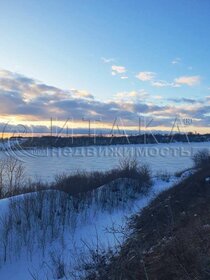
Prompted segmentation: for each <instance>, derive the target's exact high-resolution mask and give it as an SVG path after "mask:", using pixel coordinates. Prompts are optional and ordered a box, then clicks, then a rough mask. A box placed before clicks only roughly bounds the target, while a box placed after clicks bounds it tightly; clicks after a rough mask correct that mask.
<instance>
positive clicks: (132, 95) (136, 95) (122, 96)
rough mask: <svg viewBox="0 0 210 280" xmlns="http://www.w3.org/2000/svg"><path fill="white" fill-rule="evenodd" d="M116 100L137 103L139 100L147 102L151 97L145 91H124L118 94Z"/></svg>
mask: <svg viewBox="0 0 210 280" xmlns="http://www.w3.org/2000/svg"><path fill="white" fill-rule="evenodd" d="M114 97H115V99H117V100H118V101H124V100H127V101H130V102H133V101H137V100H145V99H146V98H148V97H149V93H148V92H147V91H145V90H144V89H142V90H139V91H136V90H133V91H124V92H118V93H117V94H116V95H115V96H114Z"/></svg>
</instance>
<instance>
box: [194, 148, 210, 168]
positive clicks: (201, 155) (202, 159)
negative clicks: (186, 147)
mask: <svg viewBox="0 0 210 280" xmlns="http://www.w3.org/2000/svg"><path fill="white" fill-rule="evenodd" d="M192 160H193V162H194V166H195V168H201V167H206V166H208V165H210V152H209V150H208V149H203V150H201V151H198V152H197V153H196V154H195V155H194V156H193V157H192Z"/></svg>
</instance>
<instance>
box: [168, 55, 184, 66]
mask: <svg viewBox="0 0 210 280" xmlns="http://www.w3.org/2000/svg"><path fill="white" fill-rule="evenodd" d="M181 61H182V60H181V58H179V57H176V58H174V59H173V60H172V61H171V63H172V64H174V65H175V64H180V63H181Z"/></svg>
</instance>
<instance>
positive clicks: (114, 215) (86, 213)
mask: <svg viewBox="0 0 210 280" xmlns="http://www.w3.org/2000/svg"><path fill="white" fill-rule="evenodd" d="M188 174H189V172H188V173H185V174H183V175H182V177H181V178H179V179H178V178H176V177H174V176H171V178H170V180H169V181H168V182H167V181H163V180H161V179H160V178H154V179H153V187H152V189H151V191H150V192H149V194H148V195H147V196H142V195H138V197H136V198H135V199H130V200H129V201H127V202H126V206H125V205H123V207H120V206H119V207H114V208H113V209H101V208H100V207H98V206H97V205H96V204H95V203H92V204H90V205H87V207H86V208H85V209H83V210H82V211H79V212H78V214H77V217H76V219H77V222H76V226H75V227H74V229H72V230H71V229H68V230H64V231H63V235H62V236H61V235H59V236H57V237H56V238H54V239H53V240H51V241H50V242H47V243H46V244H47V245H46V247H45V249H44V253H43V250H42V248H41V247H40V246H37V245H36V241H35V239H34V246H35V250H34V252H33V254H30V252H27V250H24V249H23V250H22V251H21V253H19V254H15V250H16V248H14V247H13V248H8V249H9V250H10V255H11V256H12V255H14V257H11V256H8V258H7V261H6V263H4V262H3V261H2V260H1V266H0V279H10V280H29V279H36V280H39V279H40V280H44V279H49V280H51V279H56V267H55V264H54V263H53V261H52V260H53V258H54V259H55V258H56V257H58V256H59V254H60V257H61V258H63V259H64V262H65V263H66V264H67V266H68V271H69V272H70V271H72V270H73V269H74V267H75V265H76V264H78V262H79V259H81V257H83V258H86V257H88V252H89V249H88V248H89V247H91V248H94V247H95V248H97V246H98V245H99V246H100V248H104V249H107V248H108V247H111V248H116V246H118V245H119V242H123V239H124V238H125V236H124V235H123V234H122V233H117V234H115V235H113V234H112V233H109V231H112V229H113V227H114V228H118V229H122V228H124V226H125V224H126V220H127V218H129V217H130V216H131V215H132V214H134V213H136V212H138V211H139V210H140V209H142V208H143V207H145V206H146V205H148V203H149V202H150V201H151V200H152V199H153V198H154V197H156V196H157V195H158V194H159V193H160V192H161V191H163V190H166V189H168V188H170V187H171V186H173V185H174V184H175V183H177V182H178V181H179V180H182V179H183V178H184V177H185V176H188ZM103 188H106V186H103V187H101V188H100V189H103ZM98 191H100V190H98ZM25 196H28V195H22V196H19V197H15V198H12V199H4V200H1V201H0V213H1V221H2V220H3V217H4V216H5V215H6V213H7V212H8V211H9V208H10V205H11V201H12V200H14V201H16V202H17V201H18V200H19V201H20V200H21V199H24V197H25ZM34 196H36V194H34ZM0 227H1V225H0ZM0 232H1V231H0ZM1 240H3V239H2V238H1ZM17 240H18V238H17ZM36 246H37V247H36ZM12 250H14V253H13V252H12ZM55 251H57V252H58V253H57V255H55V254H54V253H55ZM53 255H54V257H52V256H53ZM64 279H72V278H71V276H70V275H68V278H64Z"/></svg>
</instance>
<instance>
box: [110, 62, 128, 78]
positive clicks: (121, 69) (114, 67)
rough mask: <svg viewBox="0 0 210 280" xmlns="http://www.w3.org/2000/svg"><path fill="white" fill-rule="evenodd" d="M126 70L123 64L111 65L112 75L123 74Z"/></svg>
mask: <svg viewBox="0 0 210 280" xmlns="http://www.w3.org/2000/svg"><path fill="white" fill-rule="evenodd" d="M126 72H127V70H126V68H125V67H124V66H118V65H112V75H113V76H115V75H117V74H124V73H126Z"/></svg>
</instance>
